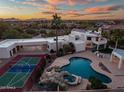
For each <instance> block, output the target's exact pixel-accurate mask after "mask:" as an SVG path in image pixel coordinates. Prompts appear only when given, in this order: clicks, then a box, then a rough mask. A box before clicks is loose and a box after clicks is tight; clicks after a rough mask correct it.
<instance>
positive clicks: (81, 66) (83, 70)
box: [62, 57, 111, 83]
mask: <svg viewBox="0 0 124 93" xmlns="http://www.w3.org/2000/svg"><path fill="white" fill-rule="evenodd" d="M69 61H70V64H68V65H66V66H63V67H62V70H63V71H68V72H69V73H71V74H75V75H78V76H81V77H82V78H85V79H88V78H89V77H91V76H94V77H97V78H99V79H100V80H101V81H102V82H103V83H110V82H111V79H110V78H109V77H107V76H105V75H103V74H101V73H98V72H96V71H95V70H93V69H92V67H91V66H90V64H91V63H92V61H91V60H89V59H86V58H81V57H72V58H70V59H69Z"/></svg>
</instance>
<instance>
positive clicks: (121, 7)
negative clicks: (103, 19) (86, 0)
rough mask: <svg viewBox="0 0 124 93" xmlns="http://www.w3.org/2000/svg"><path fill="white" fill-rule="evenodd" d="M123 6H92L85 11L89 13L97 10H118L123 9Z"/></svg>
mask: <svg viewBox="0 0 124 93" xmlns="http://www.w3.org/2000/svg"><path fill="white" fill-rule="evenodd" d="M123 8H124V7H123V6H120V5H111V6H102V7H92V8H87V9H85V10H84V11H85V12H88V13H97V12H108V11H116V10H119V9H123Z"/></svg>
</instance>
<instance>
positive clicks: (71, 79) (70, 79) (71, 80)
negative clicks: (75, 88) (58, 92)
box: [64, 75, 76, 82]
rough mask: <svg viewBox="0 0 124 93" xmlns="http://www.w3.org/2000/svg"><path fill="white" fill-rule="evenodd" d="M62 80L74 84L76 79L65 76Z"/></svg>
mask: <svg viewBox="0 0 124 93" xmlns="http://www.w3.org/2000/svg"><path fill="white" fill-rule="evenodd" d="M64 79H65V80H68V81H69V82H74V81H75V79H76V78H75V77H74V76H70V75H68V76H65V77H64Z"/></svg>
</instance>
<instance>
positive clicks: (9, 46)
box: [0, 29, 107, 58]
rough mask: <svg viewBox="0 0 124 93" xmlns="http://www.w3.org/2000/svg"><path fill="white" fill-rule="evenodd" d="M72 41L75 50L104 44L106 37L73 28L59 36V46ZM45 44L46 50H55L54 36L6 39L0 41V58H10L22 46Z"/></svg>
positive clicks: (78, 50)
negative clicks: (67, 33)
mask: <svg viewBox="0 0 124 93" xmlns="http://www.w3.org/2000/svg"><path fill="white" fill-rule="evenodd" d="M70 42H72V43H73V44H74V46H75V50H76V52H81V51H85V50H86V49H87V47H88V45H89V44H90V45H91V46H92V44H96V45H97V46H98V47H97V48H99V45H102V44H104V45H106V43H107V39H106V38H103V37H102V36H101V34H100V32H97V31H96V32H92V31H85V30H83V29H73V30H72V31H71V33H70V34H69V35H64V36H59V37H58V45H59V48H62V47H63V44H68V43H70ZM42 45H47V50H48V51H50V50H51V49H53V50H55V51H56V41H55V37H49V38H32V39H6V40H3V41H1V42H0V58H10V57H11V56H13V55H14V54H16V53H17V52H18V51H19V50H20V49H21V48H23V46H42Z"/></svg>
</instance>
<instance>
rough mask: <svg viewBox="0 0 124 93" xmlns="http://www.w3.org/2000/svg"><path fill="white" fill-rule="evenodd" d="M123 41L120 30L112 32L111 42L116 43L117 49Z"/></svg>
mask: <svg viewBox="0 0 124 93" xmlns="http://www.w3.org/2000/svg"><path fill="white" fill-rule="evenodd" d="M121 39H122V35H121V31H120V29H115V30H113V31H112V34H111V40H112V41H113V42H115V49H116V48H117V47H118V42H119V41H120V40H121Z"/></svg>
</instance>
